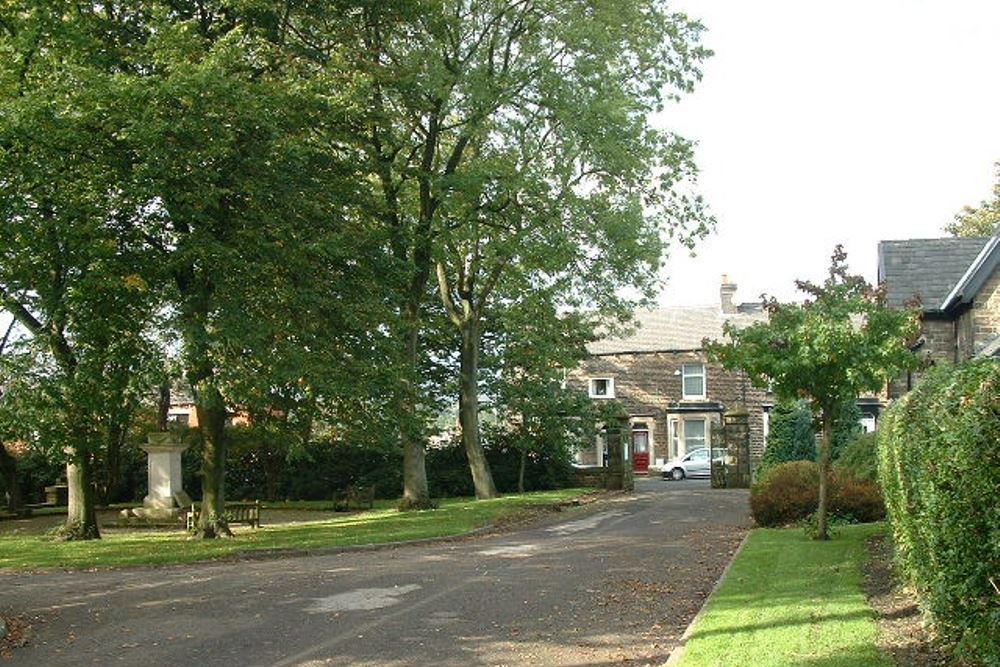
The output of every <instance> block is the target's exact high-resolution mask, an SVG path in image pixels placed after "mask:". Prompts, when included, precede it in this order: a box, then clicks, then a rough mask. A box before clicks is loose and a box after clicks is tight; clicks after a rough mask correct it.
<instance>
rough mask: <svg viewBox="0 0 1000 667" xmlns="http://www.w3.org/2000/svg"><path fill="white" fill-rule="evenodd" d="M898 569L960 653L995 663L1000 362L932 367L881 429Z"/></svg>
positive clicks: (998, 638) (999, 607)
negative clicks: (898, 560) (900, 569)
mask: <svg viewBox="0 0 1000 667" xmlns="http://www.w3.org/2000/svg"><path fill="white" fill-rule="evenodd" d="M879 479H880V480H881V483H882V489H883V493H884V496H885V500H886V506H887V509H888V512H889V517H890V521H891V523H892V528H893V534H894V537H895V541H896V545H897V549H898V552H899V557H900V560H901V564H902V569H903V572H904V574H905V576H906V577H907V578H908V579H909V581H910V582H911V583H912V584H913V585H914V587H915V588H916V589H917V591H918V594H919V595H920V599H921V603H922V605H923V606H924V607H925V609H926V610H927V611H928V612H930V614H931V617H932V619H933V621H934V623H935V625H936V627H937V628H938V629H939V631H940V632H941V634H942V635H943V637H944V638H945V639H946V640H949V641H952V642H954V643H955V644H956V647H957V650H958V652H959V653H961V654H964V655H966V656H968V657H971V658H972V659H974V660H976V661H977V662H981V663H982V664H984V665H990V666H992V667H997V666H1000V593H998V592H997V590H996V588H995V586H1000V363H998V362H997V361H996V360H982V361H975V362H969V363H966V364H964V365H962V366H958V367H951V368H938V369H935V370H934V371H932V372H930V373H928V374H927V375H925V376H924V377H923V378H922V379H921V382H920V384H919V385H918V386H917V388H916V389H915V390H914V391H912V392H910V394H908V395H907V396H906V397H904V398H902V399H900V400H899V401H896V403H895V404H893V405H892V407H891V408H890V409H889V410H888V411H887V412H886V413H885V416H884V417H883V419H882V423H881V425H880V429H879Z"/></svg>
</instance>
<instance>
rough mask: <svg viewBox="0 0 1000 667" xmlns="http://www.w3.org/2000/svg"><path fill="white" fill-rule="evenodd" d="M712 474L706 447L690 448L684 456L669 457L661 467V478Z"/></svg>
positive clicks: (679, 478)
mask: <svg viewBox="0 0 1000 667" xmlns="http://www.w3.org/2000/svg"><path fill="white" fill-rule="evenodd" d="M711 474H712V463H711V461H710V460H709V457H708V448H707V447H699V448H698V449H692V450H691V451H690V452H688V453H687V454H685V455H684V456H680V457H678V458H676V459H671V460H670V461H668V462H667V465H665V466H664V467H663V479H673V480H682V479H684V478H685V477H708V476H709V475H711Z"/></svg>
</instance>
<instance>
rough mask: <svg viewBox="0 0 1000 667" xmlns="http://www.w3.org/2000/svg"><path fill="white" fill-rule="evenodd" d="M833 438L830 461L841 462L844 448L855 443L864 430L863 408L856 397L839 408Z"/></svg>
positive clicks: (831, 440) (834, 422) (835, 416)
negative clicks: (862, 420) (862, 423)
mask: <svg viewBox="0 0 1000 667" xmlns="http://www.w3.org/2000/svg"><path fill="white" fill-rule="evenodd" d="M833 419H834V421H833V436H832V438H831V439H830V459H831V460H832V461H838V462H839V461H840V457H841V456H842V454H843V451H844V447H846V446H847V445H848V443H851V442H854V441H855V440H857V439H858V438H859V437H861V434H862V433H863V432H864V429H863V428H862V426H861V408H859V407H858V403H857V401H856V400H855V397H854V396H852V397H851V398H848V399H846V400H844V401H843V402H842V403H841V404H840V405H838V406H837V409H836V412H835V413H834V417H833Z"/></svg>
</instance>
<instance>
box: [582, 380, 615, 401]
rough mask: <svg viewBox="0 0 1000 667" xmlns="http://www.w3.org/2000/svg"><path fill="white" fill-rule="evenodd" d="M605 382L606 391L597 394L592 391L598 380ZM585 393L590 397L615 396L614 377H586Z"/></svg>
mask: <svg viewBox="0 0 1000 667" xmlns="http://www.w3.org/2000/svg"><path fill="white" fill-rule="evenodd" d="M601 381H603V382H607V383H608V384H607V387H608V391H607V393H604V394H598V393H596V392H595V391H594V388H595V386H596V384H597V383H598V382H601ZM587 393H588V395H589V396H590V397H591V398H614V397H615V379H614V378H609V377H595V378H588V379H587Z"/></svg>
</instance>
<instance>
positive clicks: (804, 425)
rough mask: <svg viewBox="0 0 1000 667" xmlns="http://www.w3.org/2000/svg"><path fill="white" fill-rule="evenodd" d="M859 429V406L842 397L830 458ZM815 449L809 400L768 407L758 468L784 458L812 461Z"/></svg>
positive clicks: (854, 437) (839, 453)
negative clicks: (765, 429) (768, 415)
mask: <svg viewBox="0 0 1000 667" xmlns="http://www.w3.org/2000/svg"><path fill="white" fill-rule="evenodd" d="M861 430H862V429H861V410H860V409H859V408H858V404H857V402H856V401H854V400H853V399H851V400H848V401H845V402H844V403H843V404H842V405H841V406H840V408H839V409H838V410H837V414H836V416H835V418H834V424H833V440H832V441H831V450H830V457H831V459H832V460H834V461H836V460H837V459H839V458H840V457H841V456H842V452H843V450H844V449H845V448H846V446H847V445H848V444H849V443H852V442H854V441H856V440H857V439H858V438H859V437H860V436H861ZM816 453H817V452H816V431H815V430H814V428H813V415H812V411H811V410H810V409H809V404H808V403H807V402H806V401H804V400H799V401H795V402H792V403H778V404H777V405H775V406H774V407H773V408H772V409H771V416H770V429H769V430H768V434H767V448H766V449H765V450H764V456H763V458H762V459H761V470H760V471H761V472H762V471H763V470H766V469H767V468H771V467H773V466H776V465H778V464H779V463H784V462H786V461H815V460H816ZM872 478H874V476H873V477H872Z"/></svg>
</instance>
